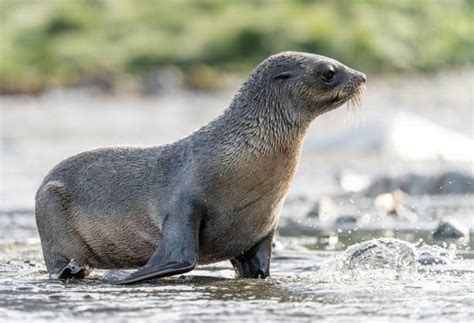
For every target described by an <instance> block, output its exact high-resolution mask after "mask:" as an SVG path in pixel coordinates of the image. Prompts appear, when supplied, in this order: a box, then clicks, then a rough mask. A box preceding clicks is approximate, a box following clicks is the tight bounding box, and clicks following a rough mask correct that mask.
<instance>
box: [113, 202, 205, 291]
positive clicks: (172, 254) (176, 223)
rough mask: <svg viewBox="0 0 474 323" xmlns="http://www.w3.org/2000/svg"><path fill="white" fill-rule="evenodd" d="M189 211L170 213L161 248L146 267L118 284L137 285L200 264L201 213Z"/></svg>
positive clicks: (165, 222) (189, 209) (175, 273)
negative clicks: (198, 261)
mask: <svg viewBox="0 0 474 323" xmlns="http://www.w3.org/2000/svg"><path fill="white" fill-rule="evenodd" d="M186 209H187V210H186V211H187V212H183V213H181V214H177V213H173V214H169V215H168V216H167V218H166V219H165V221H164V223H163V231H162V237H161V240H160V244H159V247H158V248H157V250H156V251H155V252H154V253H153V255H152V256H151V257H150V259H149V260H148V262H147V263H146V265H145V266H143V267H142V268H140V269H138V270H137V271H136V272H134V273H132V274H130V275H129V276H128V277H126V278H125V279H123V280H119V281H116V282H114V283H115V284H119V285H122V284H134V283H138V282H141V281H144V280H147V279H152V278H160V277H166V276H172V275H177V274H183V273H185V272H188V271H191V270H193V269H194V267H196V265H197V260H198V258H199V250H198V249H199V241H198V239H199V227H200V223H201V214H202V213H201V212H199V210H198V209H197V208H196V207H193V206H189V207H187V208H186Z"/></svg>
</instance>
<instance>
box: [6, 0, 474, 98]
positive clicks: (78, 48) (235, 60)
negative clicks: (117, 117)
mask: <svg viewBox="0 0 474 323" xmlns="http://www.w3.org/2000/svg"><path fill="white" fill-rule="evenodd" d="M0 11H1V15H2V19H1V22H0V33H1V34H0V38H1V39H2V41H1V46H2V47H1V50H2V51H1V54H2V59H1V61H0V93H4V94H20V93H25V94H37V93H40V92H44V91H46V90H48V89H51V88H57V87H71V86H84V85H96V86H100V87H101V88H102V89H106V90H117V89H122V88H123V87H125V88H129V87H132V88H134V89H136V90H142V91H146V92H148V91H152V92H154V91H156V90H159V88H160V87H161V86H165V85H166V84H162V83H161V82H160V81H162V82H163V83H166V82H165V81H164V80H162V77H164V76H165V75H168V74H170V73H171V74H173V75H174V74H179V77H180V78H181V79H180V82H182V84H183V85H185V86H187V87H189V88H192V89H204V90H215V89H221V88H222V87H223V86H226V85H228V83H226V82H222V77H223V76H226V75H232V74H237V75H239V76H243V75H246V74H247V73H248V72H249V71H250V70H252V69H253V67H254V66H255V65H256V64H258V63H259V62H261V61H262V60H263V59H264V58H266V57H267V56H269V55H271V54H273V53H276V52H279V51H283V50H289V49H291V50H296V51H306V52H312V53H319V54H322V55H325V56H329V57H333V58H335V59H337V60H340V61H342V62H344V63H346V64H348V65H350V66H355V67H357V68H358V69H361V70H364V71H366V72H367V73H370V74H374V73H376V74H380V73H387V72H392V73H393V72H410V73H414V72H428V71H430V72H432V71H436V70H443V69H448V68H453V67H461V66H465V65H466V64H472V63H473V62H474V55H473V47H474V40H473V37H472V34H473V16H474V3H473V1H469V0H451V1H447V0H434V1H429V0H414V1H393V0H381V1H374V0H361V1H350V0H338V1H304V0H302V1H159V0H138V1H133V0H70V1H61V0H45V1H36V0H1V1H0ZM165 78H166V77H165Z"/></svg>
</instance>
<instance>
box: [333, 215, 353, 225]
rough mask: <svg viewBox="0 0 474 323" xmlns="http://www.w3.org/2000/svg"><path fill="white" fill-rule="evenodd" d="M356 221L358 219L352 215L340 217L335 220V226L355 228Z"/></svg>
mask: <svg viewBox="0 0 474 323" xmlns="http://www.w3.org/2000/svg"><path fill="white" fill-rule="evenodd" d="M357 219H358V217H357V216H354V215H341V216H339V217H338V218H337V219H336V221H335V224H336V227H340V226H347V225H351V226H355V225H356V224H357Z"/></svg>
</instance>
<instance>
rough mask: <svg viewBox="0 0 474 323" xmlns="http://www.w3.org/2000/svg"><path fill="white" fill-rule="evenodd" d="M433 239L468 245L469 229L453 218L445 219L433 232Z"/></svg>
mask: <svg viewBox="0 0 474 323" xmlns="http://www.w3.org/2000/svg"><path fill="white" fill-rule="evenodd" d="M433 239H435V240H441V241H448V242H450V241H456V242H461V243H468V242H469V228H468V227H467V226H466V225H464V224H463V223H461V222H459V221H458V220H456V219H455V218H453V217H446V218H444V219H442V220H441V221H440V222H439V224H438V226H437V227H436V229H435V230H434V231H433Z"/></svg>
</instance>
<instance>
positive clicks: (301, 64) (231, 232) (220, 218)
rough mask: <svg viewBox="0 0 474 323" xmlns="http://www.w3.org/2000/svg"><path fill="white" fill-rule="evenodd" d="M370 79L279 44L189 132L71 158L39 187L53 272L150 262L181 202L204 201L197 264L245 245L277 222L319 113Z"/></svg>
mask: <svg viewBox="0 0 474 323" xmlns="http://www.w3.org/2000/svg"><path fill="white" fill-rule="evenodd" d="M327 64H333V65H334V66H336V68H337V69H339V70H340V74H341V75H342V76H343V77H344V78H345V79H344V80H343V81H341V82H339V84H338V85H337V86H327V85H325V84H323V83H322V82H320V81H318V80H319V77H320V74H321V72H322V71H323V70H324V68H325V67H326V66H327ZM361 80H362V76H361V74H360V73H358V72H356V71H354V70H351V69H349V68H347V67H345V66H343V65H342V64H340V63H338V62H336V61H334V60H331V59H329V58H325V57H322V56H317V55H312V54H303V53H294V52H286V53H281V54H278V55H274V56H272V57H270V58H268V59H267V60H265V61H264V62H263V63H262V64H261V65H260V66H259V67H257V68H256V69H255V71H254V72H253V73H252V74H251V75H250V76H249V78H248V79H247V80H246V81H245V83H244V84H243V85H242V86H241V88H240V89H239V91H238V92H237V94H236V95H235V97H234V99H233V100H232V103H231V105H230V107H229V108H228V109H227V110H225V111H224V113H223V114H222V115H221V116H219V117H218V118H217V119H216V120H214V121H212V122H211V123H209V124H208V125H206V126H204V127H202V128H201V129H199V130H197V131H196V132H194V133H192V134H191V135H190V136H188V137H186V138H184V139H182V140H179V141H177V142H175V143H172V144H170V145H166V146H152V147H110V148H101V149H96V150H92V151H87V152H84V153H81V154H78V155H76V156H73V157H70V158H68V159H66V160H64V161H62V162H61V163H60V164H58V165H57V166H56V167H55V168H54V169H53V170H51V172H50V173H49V174H48V175H47V176H46V177H45V179H44V181H43V183H42V184H41V186H40V188H39V190H38V192H37V195H36V221H37V226H38V230H39V233H40V237H41V242H42V246H43V253H44V257H45V262H46V265H47V268H48V271H49V272H50V274H51V275H52V277H54V275H55V274H57V273H58V272H59V271H60V270H61V269H62V268H63V267H64V266H65V265H66V264H67V263H68V262H69V261H71V260H74V261H75V262H77V263H78V264H80V265H82V266H84V267H90V268H132V267H140V266H143V265H144V264H145V263H146V262H147V260H148V259H149V258H150V256H151V254H152V253H153V252H154V250H155V249H156V248H157V246H158V245H159V243H160V238H161V236H162V230H163V226H164V223H166V220H167V217H169V216H179V215H174V214H173V212H174V211H175V210H176V208H177V206H179V205H182V204H183V203H189V204H191V205H193V206H196V207H200V208H202V209H203V214H204V216H203V219H202V223H201V229H200V233H199V263H208V262H214V261H219V260H224V259H231V258H234V257H236V256H238V255H240V254H242V253H243V252H245V251H246V250H248V249H249V248H251V247H252V246H254V245H255V244H256V243H257V242H259V241H260V240H262V239H263V238H264V237H266V236H268V234H269V233H271V232H273V231H274V230H275V229H276V226H277V224H278V220H279V216H280V212H281V208H282V205H283V202H284V199H285V196H286V194H287V192H288V189H289V187H290V183H291V180H292V178H293V175H294V173H295V171H296V167H297V164H298V161H299V158H300V155H301V150H302V145H303V139H304V135H305V133H306V130H307V128H308V126H309V124H310V123H311V121H312V120H313V119H314V118H315V117H316V116H317V115H319V114H321V113H324V112H326V111H329V110H331V109H334V108H336V107H338V106H340V105H341V104H343V103H345V102H346V101H347V100H349V99H351V98H353V95H354V94H355V93H356V94H358V93H359V92H358V91H359V88H360V85H361V83H363V82H362V81H361ZM353 100H356V99H353ZM354 102H357V101H354Z"/></svg>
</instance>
